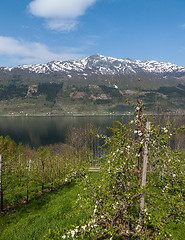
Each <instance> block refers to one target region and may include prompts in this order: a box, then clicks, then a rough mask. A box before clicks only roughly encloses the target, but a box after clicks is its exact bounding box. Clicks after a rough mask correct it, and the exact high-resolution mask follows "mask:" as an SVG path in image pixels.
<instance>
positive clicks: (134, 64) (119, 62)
mask: <svg viewBox="0 0 185 240" xmlns="http://www.w3.org/2000/svg"><path fill="white" fill-rule="evenodd" d="M0 71H4V72H8V71H9V72H14V71H20V72H21V71H23V72H26V73H36V74H50V73H57V74H64V73H65V74H82V75H86V74H90V75H92V74H97V75H139V74H141V73H143V74H144V73H150V74H159V75H163V76H166V75H171V76H185V67H182V66H178V65H175V64H172V63H169V62H158V61H140V60H136V61H134V60H131V59H128V58H125V59H117V58H112V57H105V56H102V55H100V54H95V55H92V56H89V57H86V58H84V59H81V60H73V61H52V62H48V63H46V64H33V65H22V66H17V67H11V68H8V67H1V68H0Z"/></svg>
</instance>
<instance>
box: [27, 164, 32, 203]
mask: <svg viewBox="0 0 185 240" xmlns="http://www.w3.org/2000/svg"><path fill="white" fill-rule="evenodd" d="M30 168H31V159H30V160H29V167H28V178H27V189H26V202H27V203H28V185H29V178H30Z"/></svg>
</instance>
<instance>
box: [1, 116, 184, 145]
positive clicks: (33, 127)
mask: <svg viewBox="0 0 185 240" xmlns="http://www.w3.org/2000/svg"><path fill="white" fill-rule="evenodd" d="M132 118H133V116H125V115H124V116H121V115H120V116H114V115H110V116H76V117H74V116H62V117H2V116H1V117H0V135H3V136H4V137H5V136H6V135H9V136H10V137H11V138H12V139H13V140H14V141H15V142H16V143H19V142H22V143H23V144H29V145H30V146H31V147H36V148H37V147H39V146H45V145H49V144H55V143H66V139H67V136H68V134H69V133H70V131H71V129H73V128H77V129H79V128H85V127H86V126H87V125H88V124H92V125H93V126H95V127H97V128H100V130H101V132H102V133H103V134H108V135H109V134H110V132H111V131H110V130H108V129H107V127H112V126H113V123H114V121H116V120H118V121H123V122H124V123H125V122H127V121H128V120H131V119H132ZM122 119H123V120H122ZM155 121H156V124H161V123H162V122H167V121H171V122H172V124H173V126H174V127H177V128H178V127H180V126H182V125H183V124H185V116H166V115H165V116H163V115H160V116H156V120H155ZM184 135H185V134H184Z"/></svg>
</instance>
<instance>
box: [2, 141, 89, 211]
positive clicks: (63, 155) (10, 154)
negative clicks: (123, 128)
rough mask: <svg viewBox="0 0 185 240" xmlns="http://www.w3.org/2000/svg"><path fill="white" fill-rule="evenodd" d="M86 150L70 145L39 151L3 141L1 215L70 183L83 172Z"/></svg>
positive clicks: (54, 146)
mask: <svg viewBox="0 0 185 240" xmlns="http://www.w3.org/2000/svg"><path fill="white" fill-rule="evenodd" d="M87 151H88V149H87V147H86V146H85V145H84V146H83V148H80V149H78V151H77V149H76V148H75V147H73V146H69V145H61V144H59V145H53V146H47V147H39V148H38V149H37V150H35V149H31V148H30V147H29V146H23V145H22V144H19V145H16V143H15V142H14V141H13V140H12V139H11V138H10V137H8V136H7V137H5V138H3V137H2V136H1V137H0V196H1V200H0V205H1V211H3V210H5V209H6V208H7V207H8V206H11V205H13V204H15V203H16V202H19V201H21V202H26V201H27V202H28V200H29V198H32V197H33V196H34V195H35V194H37V193H41V194H43V192H44V190H45V189H50V190H52V189H53V188H56V187H57V186H59V185H62V184H64V183H67V182H71V181H72V180H73V179H74V178H76V177H77V176H78V174H79V172H81V171H82V170H83V162H84V161H86V160H87Z"/></svg>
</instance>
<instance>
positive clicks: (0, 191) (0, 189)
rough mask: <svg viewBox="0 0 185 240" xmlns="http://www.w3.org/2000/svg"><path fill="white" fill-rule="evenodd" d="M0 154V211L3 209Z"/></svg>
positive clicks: (0, 159) (0, 157)
mask: <svg viewBox="0 0 185 240" xmlns="http://www.w3.org/2000/svg"><path fill="white" fill-rule="evenodd" d="M2 172H3V171H2V156H1V154H0V198H1V200H0V202H1V212H2V211H3V186H2V184H3V183H2Z"/></svg>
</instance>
